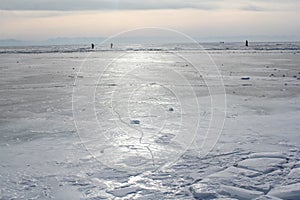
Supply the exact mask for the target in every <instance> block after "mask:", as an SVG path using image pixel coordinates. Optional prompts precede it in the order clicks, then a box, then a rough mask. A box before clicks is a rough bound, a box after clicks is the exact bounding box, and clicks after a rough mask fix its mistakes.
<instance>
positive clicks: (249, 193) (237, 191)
mask: <svg viewBox="0 0 300 200" xmlns="http://www.w3.org/2000/svg"><path fill="white" fill-rule="evenodd" d="M220 193H221V194H224V195H229V196H230V197H232V198H237V199H240V200H248V199H254V198H257V197H259V196H262V195H264V193H263V192H258V191H253V190H246V189H243V188H238V187H233V186H227V185H222V186H221V192H220Z"/></svg>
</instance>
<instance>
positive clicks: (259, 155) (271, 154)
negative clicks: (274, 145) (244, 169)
mask: <svg viewBox="0 0 300 200" xmlns="http://www.w3.org/2000/svg"><path fill="white" fill-rule="evenodd" d="M249 158H282V159H285V158H286V155H285V154H284V153H281V152H262V153H253V154H251V155H249Z"/></svg>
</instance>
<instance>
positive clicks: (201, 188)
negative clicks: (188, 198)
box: [190, 183, 217, 199]
mask: <svg viewBox="0 0 300 200" xmlns="http://www.w3.org/2000/svg"><path fill="white" fill-rule="evenodd" d="M190 190H191V192H192V193H193V196H194V197H195V198H196V199H215V198H216V197H217V193H216V191H215V190H213V189H211V188H209V186H207V185H205V184H201V183H197V184H194V185H193V186H192V187H191V188H190Z"/></svg>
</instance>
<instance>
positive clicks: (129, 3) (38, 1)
mask: <svg viewBox="0 0 300 200" xmlns="http://www.w3.org/2000/svg"><path fill="white" fill-rule="evenodd" d="M217 1H221V0H217ZM217 1H208V0H205V1H200V2H199V1H197V0H187V1H182V0H147V1H142V0H117V1H115V0H114V1H112V0H0V10H139V9H141V10H143V9H182V8H194V9H205V10H206V9H213V8H215V7H216V5H214V4H215V2H217Z"/></svg>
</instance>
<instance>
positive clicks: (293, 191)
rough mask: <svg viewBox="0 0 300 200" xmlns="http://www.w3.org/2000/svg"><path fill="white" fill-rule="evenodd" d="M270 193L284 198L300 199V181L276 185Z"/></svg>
mask: <svg viewBox="0 0 300 200" xmlns="http://www.w3.org/2000/svg"><path fill="white" fill-rule="evenodd" d="M268 194H269V195H272V196H275V197H278V198H281V199H284V200H294V199H300V183H296V184H292V185H286V186H278V187H275V188H274V189H272V190H271V191H270V192H269V193H268Z"/></svg>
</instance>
